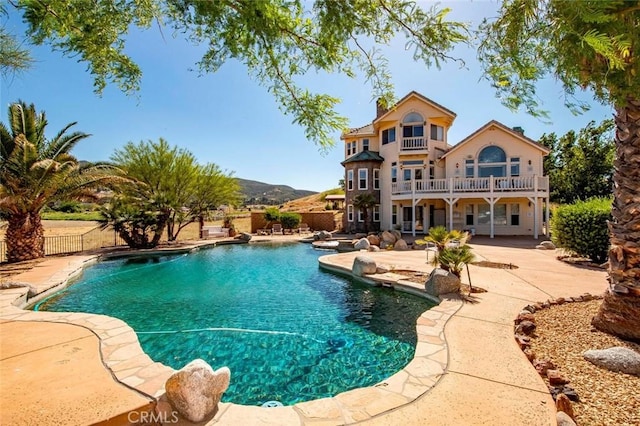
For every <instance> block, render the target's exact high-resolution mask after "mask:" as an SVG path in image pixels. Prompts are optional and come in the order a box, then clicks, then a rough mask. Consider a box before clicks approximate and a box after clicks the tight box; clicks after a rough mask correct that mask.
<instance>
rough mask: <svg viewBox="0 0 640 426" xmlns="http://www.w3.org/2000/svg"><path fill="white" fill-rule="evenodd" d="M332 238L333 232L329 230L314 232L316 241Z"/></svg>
mask: <svg viewBox="0 0 640 426" xmlns="http://www.w3.org/2000/svg"><path fill="white" fill-rule="evenodd" d="M330 238H331V232H328V231H318V232H316V233H315V234H313V239H314V241H324V240H328V239H330Z"/></svg>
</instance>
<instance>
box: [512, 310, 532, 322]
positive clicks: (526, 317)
mask: <svg viewBox="0 0 640 426" xmlns="http://www.w3.org/2000/svg"><path fill="white" fill-rule="evenodd" d="M523 321H529V322H532V323H534V324H535V322H536V317H535V315H533V314H532V313H531V312H529V311H523V312H520V313H519V314H518V316H517V317H516V319H515V324H516V325H518V324H520V323H521V322H523Z"/></svg>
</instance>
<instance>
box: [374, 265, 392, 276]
mask: <svg viewBox="0 0 640 426" xmlns="http://www.w3.org/2000/svg"><path fill="white" fill-rule="evenodd" d="M387 272H389V268H386V267H384V266H378V267H377V268H376V274H386V273H387Z"/></svg>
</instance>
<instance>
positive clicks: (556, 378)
mask: <svg viewBox="0 0 640 426" xmlns="http://www.w3.org/2000/svg"><path fill="white" fill-rule="evenodd" d="M547 379H549V384H550V385H551V386H556V385H566V384H567V383H569V379H567V378H566V377H564V376H563V375H562V373H560V371H558V370H547Z"/></svg>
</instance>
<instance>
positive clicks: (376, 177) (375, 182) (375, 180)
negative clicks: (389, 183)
mask: <svg viewBox="0 0 640 426" xmlns="http://www.w3.org/2000/svg"><path fill="white" fill-rule="evenodd" d="M373 189H380V169H373Z"/></svg>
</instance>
